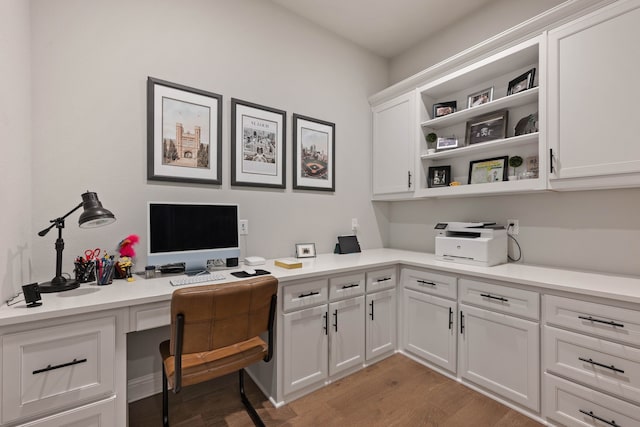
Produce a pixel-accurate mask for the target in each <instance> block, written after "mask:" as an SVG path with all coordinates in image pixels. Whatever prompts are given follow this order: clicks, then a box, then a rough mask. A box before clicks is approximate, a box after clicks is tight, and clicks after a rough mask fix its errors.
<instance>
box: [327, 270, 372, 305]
mask: <svg viewBox="0 0 640 427" xmlns="http://www.w3.org/2000/svg"><path fill="white" fill-rule="evenodd" d="M362 294H364V273H356V274H347V275H345V276H338V277H332V278H331V279H329V299H330V300H331V301H335V300H338V299H342V298H348V297H354V296H358V295H362Z"/></svg>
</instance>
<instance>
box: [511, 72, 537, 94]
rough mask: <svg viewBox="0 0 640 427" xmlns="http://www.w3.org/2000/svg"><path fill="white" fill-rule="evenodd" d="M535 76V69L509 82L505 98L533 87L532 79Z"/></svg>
mask: <svg viewBox="0 0 640 427" xmlns="http://www.w3.org/2000/svg"><path fill="white" fill-rule="evenodd" d="M535 76H536V69H535V68H532V69H530V70H529V71H527V72H526V73H524V74H521V75H519V76H518V77H516V78H515V79H513V80H511V81H510V82H509V87H508V89H507V96H509V95H513V94H516V93H518V92H522V91H523V90H527V89H531V88H532V87H533V79H534V77H535Z"/></svg>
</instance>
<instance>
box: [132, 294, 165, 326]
mask: <svg viewBox="0 0 640 427" xmlns="http://www.w3.org/2000/svg"><path fill="white" fill-rule="evenodd" d="M170 324H171V302H170V301H166V302H155V303H151V304H145V305H140V306H132V307H131V308H130V309H129V325H131V328H133V329H132V330H133V331H144V330H147V329H153V328H158V327H161V326H167V325H170Z"/></svg>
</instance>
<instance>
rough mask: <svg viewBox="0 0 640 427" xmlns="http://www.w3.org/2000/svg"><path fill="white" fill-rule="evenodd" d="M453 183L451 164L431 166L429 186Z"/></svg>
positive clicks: (442, 185)
mask: <svg viewBox="0 0 640 427" xmlns="http://www.w3.org/2000/svg"><path fill="white" fill-rule="evenodd" d="M450 183H451V166H449V165H447V166H429V176H428V178H427V187H428V188H436V187H447V186H449V184H450Z"/></svg>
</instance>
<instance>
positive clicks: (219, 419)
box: [129, 354, 541, 427]
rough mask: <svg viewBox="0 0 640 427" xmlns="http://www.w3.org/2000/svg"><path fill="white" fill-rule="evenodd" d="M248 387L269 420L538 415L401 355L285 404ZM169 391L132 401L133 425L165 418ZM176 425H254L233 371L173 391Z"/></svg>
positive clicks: (437, 422) (485, 420)
mask: <svg viewBox="0 0 640 427" xmlns="http://www.w3.org/2000/svg"><path fill="white" fill-rule="evenodd" d="M245 389H246V392H247V396H248V397H249V400H251V402H252V403H253V406H254V407H255V408H256V410H257V411H258V413H259V414H260V417H262V420H263V421H264V423H265V424H266V425H267V426H268V427H271V426H367V427H371V426H444V427H454V426H460V427H462V426H465V427H466V426H474V427H480V426H497V427H534V426H540V425H541V424H538V423H537V422H535V421H533V420H531V419H529V418H527V417H525V416H524V415H522V414H520V413H518V412H516V411H514V410H511V409H509V408H507V407H506V406H503V405H501V404H499V403H498V402H495V401H494V400H492V399H489V398H488V397H485V396H484V395H482V394H480V393H477V392H475V391H473V390H471V389H468V388H467V387H465V386H463V385H460V384H458V383H457V382H455V381H453V380H451V379H449V378H446V377H444V376H443V375H440V374H438V373H436V372H434V371H432V370H431V369H428V368H425V367H424V366H422V365H420V364H418V363H416V362H414V361H412V360H410V359H408V358H406V357H404V356H402V355H399V354H397V355H394V356H392V357H390V358H388V359H385V360H383V361H382V362H379V363H377V364H375V365H373V366H369V367H367V368H365V369H363V370H361V371H359V372H358V373H356V374H353V375H350V376H349V377H346V378H343V379H342V380H339V381H336V382H335V383H333V384H331V385H329V386H327V387H324V388H323V389H321V390H318V391H316V392H314V393H312V394H310V395H307V396H305V397H302V398H300V399H298V400H295V401H293V402H291V403H290V404H288V405H285V406H283V407H281V408H278V409H276V408H274V407H273V406H272V405H271V403H270V402H269V401H268V400H267V399H266V398H265V397H264V396H263V395H262V393H261V392H260V391H259V390H258V388H257V387H256V386H255V385H254V384H253V382H252V381H251V379H250V377H248V376H246V375H245ZM161 414H162V399H161V394H157V395H154V396H151V397H149V398H146V399H143V400H139V401H137V402H133V403H131V404H130V405H129V425H130V426H131V427H147V426H149V427H157V426H161V425H162V415H161ZM169 416H170V421H171V427H205V426H206V427H213V426H233V427H251V426H253V423H252V421H251V418H249V415H247V413H246V412H245V410H244V406H243V405H242V402H241V401H240V396H239V392H238V375H237V373H236V374H233V375H228V376H225V377H221V378H218V379H215V380H213V381H210V382H208V383H204V384H198V385H194V386H191V387H187V388H184V389H183V390H182V391H181V392H180V393H178V394H173V393H170V395H169Z"/></svg>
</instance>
